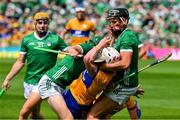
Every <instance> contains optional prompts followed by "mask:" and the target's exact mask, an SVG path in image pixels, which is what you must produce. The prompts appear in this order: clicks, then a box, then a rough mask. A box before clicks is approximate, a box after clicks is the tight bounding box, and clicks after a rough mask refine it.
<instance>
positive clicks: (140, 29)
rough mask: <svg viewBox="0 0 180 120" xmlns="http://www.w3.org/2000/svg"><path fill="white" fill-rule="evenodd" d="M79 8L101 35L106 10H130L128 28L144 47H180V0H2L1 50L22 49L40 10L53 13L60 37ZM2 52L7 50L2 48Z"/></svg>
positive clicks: (54, 23)
mask: <svg viewBox="0 0 180 120" xmlns="http://www.w3.org/2000/svg"><path fill="white" fill-rule="evenodd" d="M77 6H84V7H85V8H86V9H87V13H88V17H89V19H90V20H92V21H93V22H94V23H95V24H96V28H97V29H98V30H99V31H101V32H102V33H106V32H107V31H106V30H105V29H104V28H105V26H106V24H107V23H106V20H105V11H106V10H107V9H108V8H112V7H127V8H128V10H129V11H130V21H129V22H130V25H129V27H131V28H132V29H133V30H135V31H136V32H137V35H138V36H139V38H140V40H141V41H142V42H143V43H144V44H148V45H149V46H151V47H154V46H155V47H158V48H180V37H179V35H180V3H179V2H178V0H158V1H154V0H121V1H120V0H99V1H98V2H97V0H1V2H0V48H6V47H12V46H13V47H14V46H19V44H20V41H21V39H22V37H23V36H24V35H27V34H29V33H31V32H32V31H33V29H34V28H33V24H32V22H33V21H32V16H33V15H34V13H36V12H37V11H39V10H41V11H47V12H48V13H50V14H51V23H50V30H51V31H52V32H55V33H59V34H60V32H61V31H62V30H63V28H64V26H65V24H66V22H67V20H68V19H70V18H72V17H73V16H74V14H75V8H76V7H77ZM2 52H4V49H0V53H1V54H2ZM3 54H4V53H3ZM1 56H2V55H1ZM5 56H6V55H5Z"/></svg>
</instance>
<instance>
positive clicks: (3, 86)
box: [2, 80, 10, 91]
mask: <svg viewBox="0 0 180 120" xmlns="http://www.w3.org/2000/svg"><path fill="white" fill-rule="evenodd" d="M2 88H4V89H5V90H6V91H7V90H8V89H9V88H10V84H9V81H7V80H4V82H3V83H2Z"/></svg>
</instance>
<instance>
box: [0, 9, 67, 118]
mask: <svg viewBox="0 0 180 120" xmlns="http://www.w3.org/2000/svg"><path fill="white" fill-rule="evenodd" d="M49 21H50V18H49V15H48V14H47V13H45V12H38V13H36V14H35V16H34V25H35V32H33V33H32V34H30V35H27V36H25V37H24V38H23V40H22V43H21V50H20V55H19V58H18V59H17V61H16V62H15V63H14V65H13V67H12V68H11V70H10V72H9V73H8V75H7V76H6V78H5V80H4V82H3V84H2V87H3V88H4V89H6V90H7V89H8V86H9V81H10V80H12V79H13V78H14V76H15V75H17V74H18V72H19V71H20V70H21V69H22V68H23V66H24V64H25V61H26V62H27V71H26V74H25V78H24V96H25V98H26V99H27V101H26V102H25V104H24V106H23V108H22V109H21V112H20V115H19V119H27V117H28V114H29V113H30V112H31V110H32V114H31V117H32V118H36V119H41V118H42V116H41V115H40V103H41V102H39V104H37V105H36V106H34V107H33V108H32V109H31V110H30V109H29V105H30V104H31V101H32V100H33V99H34V98H36V97H37V92H38V90H37V85H38V82H39V80H40V78H41V77H42V76H43V75H44V73H45V72H46V71H47V70H49V69H50V68H52V67H53V66H54V65H55V63H56V59H57V54H55V53H50V52H43V51H37V50H35V49H33V48H34V47H40V48H48V49H53V50H58V49H60V50H63V49H65V48H66V47H67V45H66V43H65V42H64V40H62V39H61V38H60V37H59V36H58V35H56V34H52V33H51V32H49V31H48V25H49Z"/></svg>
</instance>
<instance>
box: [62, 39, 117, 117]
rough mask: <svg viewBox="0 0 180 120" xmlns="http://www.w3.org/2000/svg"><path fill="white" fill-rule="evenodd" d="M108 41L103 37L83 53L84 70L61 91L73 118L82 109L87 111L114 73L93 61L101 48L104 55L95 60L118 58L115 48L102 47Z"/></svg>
mask: <svg viewBox="0 0 180 120" xmlns="http://www.w3.org/2000/svg"><path fill="white" fill-rule="evenodd" d="M109 42H110V38H108V37H105V38H104V39H103V40H102V41H101V42H100V43H99V44H98V45H97V46H96V47H94V48H92V49H91V50H90V51H89V52H88V53H87V54H86V55H85V57H84V63H85V66H86V70H84V71H83V72H82V74H81V75H80V77H79V78H78V79H76V80H74V81H73V82H72V83H71V85H70V89H69V90H68V91H66V92H64V93H63V97H64V99H65V101H66V104H67V106H68V108H69V110H70V111H71V113H72V115H73V117H74V118H75V119H77V118H80V117H81V114H82V112H83V111H88V109H89V108H90V107H91V105H92V104H93V101H94V100H95V99H96V95H97V94H99V93H100V92H101V91H102V90H103V89H105V87H106V86H107V85H108V83H109V82H110V81H111V80H112V78H113V76H114V75H115V72H109V71H106V70H101V69H99V64H97V63H95V62H94V60H95V56H96V55H97V54H98V53H99V52H100V51H101V49H103V51H102V54H103V53H104V54H103V55H104V56H106V57H105V58H104V57H99V59H96V62H102V61H103V60H105V61H106V62H111V61H116V60H118V59H119V53H118V52H117V51H116V50H115V49H113V50H114V51H113V50H111V49H110V48H104V47H106V46H107V45H109ZM107 49H108V50H107ZM105 50H106V51H105Z"/></svg>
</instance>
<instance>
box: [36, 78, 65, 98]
mask: <svg viewBox="0 0 180 120" xmlns="http://www.w3.org/2000/svg"><path fill="white" fill-rule="evenodd" d="M38 89H39V93H40V96H41V98H42V99H46V98H48V97H50V96H53V95H60V94H62V93H63V91H64V90H65V89H63V88H62V87H60V86H58V85H57V84H56V83H54V82H53V81H52V80H51V79H50V78H49V77H48V76H47V75H43V77H42V78H41V79H40V81H39V85H38Z"/></svg>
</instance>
